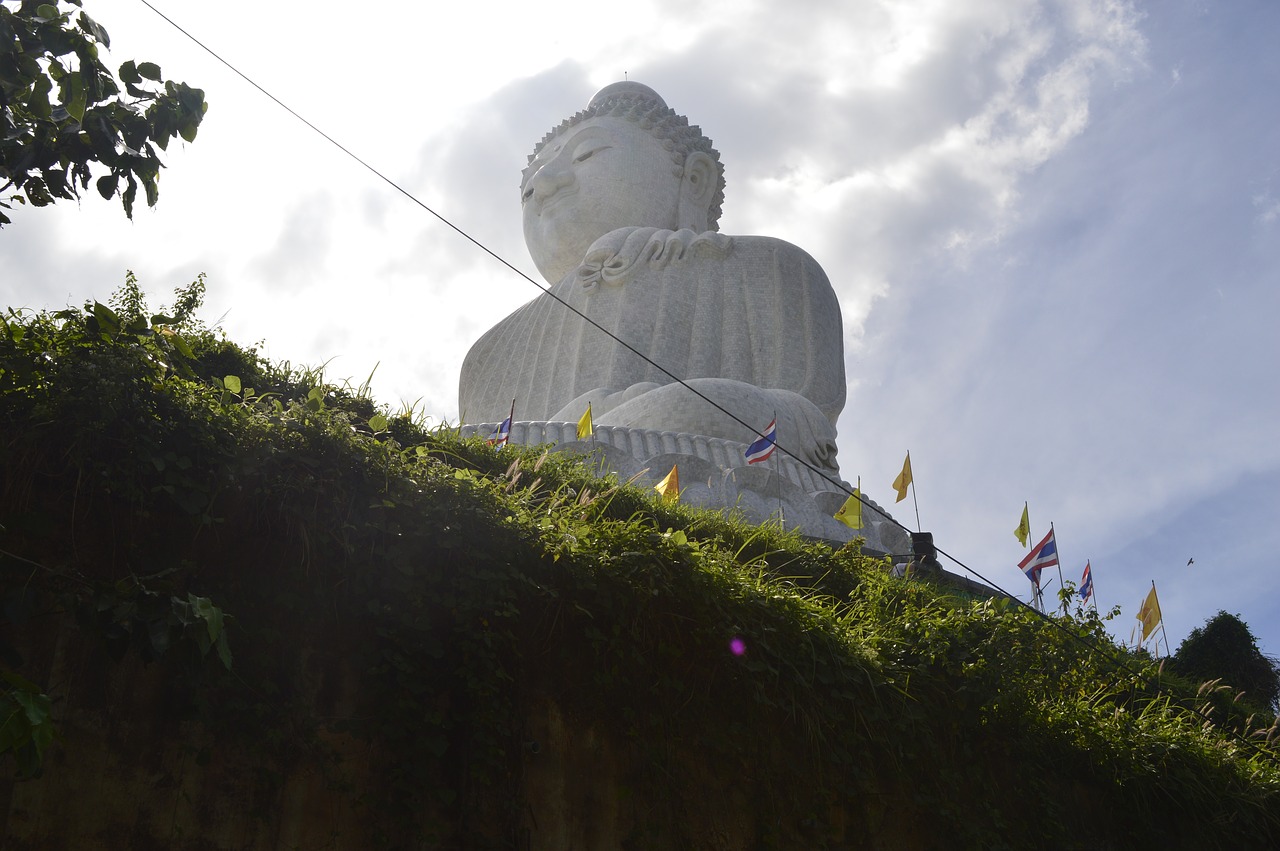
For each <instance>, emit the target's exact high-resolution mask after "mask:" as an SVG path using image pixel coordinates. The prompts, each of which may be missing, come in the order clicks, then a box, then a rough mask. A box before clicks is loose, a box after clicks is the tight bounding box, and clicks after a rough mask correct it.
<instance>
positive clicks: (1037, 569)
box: [488, 399, 1195, 646]
mask: <svg viewBox="0 0 1280 851" xmlns="http://www.w3.org/2000/svg"><path fill="white" fill-rule="evenodd" d="M515 415H516V400H515V399H512V400H511V412H510V414H508V415H507V418H506V419H504V420H503V421H502V422H501V423H499V424H498V426H497V427H496V428H495V429H494V430H493V432H492V434H490V435H489V438H488V442H489V444H490V445H492V446H497V447H502V446H505V445H506V444H507V442H508V441H509V440H510V438H511V425H512V423H513V422H514V421H515ZM594 434H595V426H594V423H593V420H592V414H591V403H590V402H588V403H587V409H586V411H585V412H583V414H582V417H581V418H580V419H579V420H578V425H577V438H578V439H579V440H585V439H586V438H588V437H592V436H593V435H594ZM777 447H778V420H777V417H776V416H775V417H774V419H773V420H771V421H770V422H769V424H768V425H767V426H765V428H764V430H763V431H761V432H760V434H759V435H758V436H757V437H756V439H755V440H754V441H752V443H751V444H750V445H749V446H748V447H747V448H746V451H745V452H744V453H743V454H744V456H745V458H746V461H747V463H748V464H759V463H761V462H764V461H767V460H769V459H770V458H772V457H773V454H774V452H775V451H776V450H777ZM913 487H914V475H913V474H912V470H911V453H910V451H908V452H907V454H906V457H905V458H904V459H903V462H902V470H901V472H899V473H898V475H897V477H896V478H894V480H893V489H894V491H895V492H896V493H897V499H896V500H895V501H896V502H902V500H904V499H906V498H907V491H908V490H910V489H913ZM653 489H654V490H655V491H656V492H657V493H658V496H659V497H660V498H661V499H663V500H669V501H672V502H678V501H679V500H680V470H679V467H678V465H672V467H671V471H670V472H668V473H667V475H666V476H664V477H663V479H662V481H660V482H658V483H657V484H656V485H654V486H653ZM862 504H863V494H862V480H861V478H859V479H858V484H857V486H856V487H854V489H853V492H852V493H851V494H850V495H849V497H848V498H847V499H845V501H844V503H843V504H841V506H840V508H839V509H838V510H837V511H836V513H835V514H834V515H833V516H834V519H835V520H836V521H837V522H839V523H842V524H844V525H845V526H847V527H849V528H850V529H854V530H858V529H862V528H863V526H864V521H863V516H862ZM1013 535H1014V537H1015V538H1016V539H1017V540H1018V543H1020V544H1021V545H1022V546H1024V547H1026V546H1028V544H1029V542H1030V540H1031V512H1030V506H1029V504H1028V503H1027V502H1025V501H1024V502H1023V503H1022V515H1021V516H1020V517H1019V519H1018V525H1017V526H1016V527H1015V528H1014V530H1013ZM1194 563H1195V560H1194V559H1190V560H1188V561H1187V564H1188V565H1191V564H1194ZM1047 567H1058V568H1059V569H1061V562H1060V561H1059V557H1058V541H1057V538H1056V536H1055V531H1054V528H1053V524H1049V532H1048V534H1046V535H1045V536H1044V537H1043V538H1042V539H1041V540H1040V542H1039V543H1038V544H1036V545H1035V546H1034V547H1032V548H1031V549H1030V552H1028V553H1027V554H1026V556H1024V557H1023V559H1022V560H1021V561H1020V562H1018V568H1019V569H1020V570H1021V571H1022V572H1023V573H1024V574H1025V575H1026V577H1027V579H1028V581H1030V582H1031V586H1032V593H1033V595H1034V597H1035V600H1036V603H1037V605H1038V606H1041V607H1042V606H1043V604H1042V602H1041V588H1042V584H1041V572H1042V571H1043V570H1044V569H1045V568H1047ZM1076 594H1077V595H1078V596H1079V598H1080V601H1081V604H1082V605H1088V604H1089V602H1090V601H1091V600H1093V599H1094V585H1093V563H1092V561H1091V560H1090V561H1086V562H1085V564H1084V572H1083V573H1082V574H1081V576H1080V584H1079V586H1078V587H1077V588H1076ZM1094 605H1095V606H1096V605H1097V603H1096V601H1095V603H1094ZM1063 606H1064V609H1065V607H1066V604H1065V602H1064V604H1063ZM1137 619H1138V622H1139V624H1140V625H1141V627H1142V635H1141V638H1140V639H1139V640H1138V643H1139V646H1141V643H1142V642H1145V641H1146V640H1147V639H1149V638H1150V637H1151V635H1152V633H1154V632H1155V631H1156V629H1157V628H1161V627H1162V626H1163V617H1162V614H1161V612H1160V600H1159V597H1158V596H1157V594H1156V586H1155V583H1154V582H1152V583H1151V590H1150V591H1149V592H1148V593H1147V596H1146V597H1145V598H1144V599H1143V602H1142V606H1141V607H1140V608H1139V610H1138V615H1137ZM1137 629H1138V627H1137V626H1135V627H1134V630H1135V632H1136V631H1137Z"/></svg>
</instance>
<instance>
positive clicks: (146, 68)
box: [138, 62, 164, 83]
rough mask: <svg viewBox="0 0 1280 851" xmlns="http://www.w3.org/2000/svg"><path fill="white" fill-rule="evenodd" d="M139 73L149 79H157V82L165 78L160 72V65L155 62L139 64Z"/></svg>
mask: <svg viewBox="0 0 1280 851" xmlns="http://www.w3.org/2000/svg"><path fill="white" fill-rule="evenodd" d="M138 73H139V74H141V75H142V76H144V77H146V78H147V79H148V80H155V81H156V82H157V83H158V82H160V81H161V80H163V79H164V78H163V77H162V76H161V74H160V66H159V65H157V64H156V63H154V62H142V63H140V64H139V65H138Z"/></svg>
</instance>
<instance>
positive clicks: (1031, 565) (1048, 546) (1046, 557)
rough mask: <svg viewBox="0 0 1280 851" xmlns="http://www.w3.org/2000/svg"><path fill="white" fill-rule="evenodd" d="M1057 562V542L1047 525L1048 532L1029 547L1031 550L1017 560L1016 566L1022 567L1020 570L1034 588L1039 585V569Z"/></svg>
mask: <svg viewBox="0 0 1280 851" xmlns="http://www.w3.org/2000/svg"><path fill="white" fill-rule="evenodd" d="M1057 563H1058V542H1057V541H1056V540H1054V537H1053V527H1052V526H1050V527H1049V534H1047V535H1045V536H1044V540H1043V541H1041V542H1040V543H1038V544H1036V545H1035V546H1034V547H1032V548H1031V552H1029V553H1027V557H1026V558H1024V559H1023V560H1022V561H1020V562H1018V567H1020V568H1022V572H1023V573H1025V574H1026V575H1027V578H1028V579H1030V580H1031V584H1032V585H1034V586H1035V587H1036V588H1039V587H1040V571H1042V570H1044V569H1045V568H1046V567H1053V566H1054V565H1055V564H1057Z"/></svg>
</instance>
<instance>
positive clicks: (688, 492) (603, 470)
mask: <svg viewBox="0 0 1280 851" xmlns="http://www.w3.org/2000/svg"><path fill="white" fill-rule="evenodd" d="M496 428H497V423H480V424H475V425H465V426H462V428H461V433H462V436H463V437H472V436H476V435H479V436H481V437H487V436H489V435H491V434H492V433H493V432H494V430H495V429H496ZM509 440H510V442H511V443H518V444H522V445H525V446H538V445H543V444H551V445H553V446H554V447H555V451H557V452H564V453H567V454H571V455H579V456H582V457H583V458H584V460H586V461H587V462H588V464H589V465H590V466H592V468H593V469H595V470H596V471H597V473H598V474H599V475H601V476H603V475H605V474H607V473H616V474H617V476H618V479H619V480H621V481H634V483H635V484H637V485H639V486H641V487H645V486H649V487H652V486H653V485H655V484H657V483H658V482H660V481H661V480H662V479H663V477H665V476H666V475H667V473H669V472H670V471H671V468H672V466H678V467H679V471H680V501H681V502H684V503H686V504H688V505H697V506H700V507H702V508H709V509H712V510H717V511H720V512H722V513H725V514H732V515H736V516H739V517H741V518H742V519H744V520H745V521H747V522H748V523H759V524H763V523H768V522H774V523H776V522H781V523H782V525H783V526H784V527H785V528H788V529H797V530H799V531H800V533H801V534H804V535H808V536H810V537H814V538H821V539H824V540H828V541H832V542H835V543H844V542H845V541H849V540H851V539H853V538H855V537H861V538H863V539H865V541H866V544H865V546H864V550H865V551H867V552H874V553H893V554H902V553H910V552H911V538H910V536H909V534H908V533H907V532H906V531H904V530H903V529H902V528H901V527H899V526H898V525H897V524H896V523H894V522H893V521H892V519H891V518H890V516H889V514H888V513H887V512H885V511H884V509H882V508H881V507H880V506H879V505H877V504H876V503H874V502H872V501H871V500H869V499H868V500H867V501H866V504H865V505H864V506H863V509H862V519H863V528H862V529H858V530H854V529H850V528H849V527H848V526H845V525H844V524H843V523H840V522H839V521H837V520H835V519H834V517H833V516H832V515H834V514H835V513H836V511H838V510H839V508H840V506H841V505H843V504H844V501H845V499H846V497H847V493H846V492H844V491H842V490H840V487H844V488H848V489H850V490H852V488H851V486H849V485H848V484H846V483H844V482H840V483H839V484H837V483H835V482H831V481H828V480H827V479H825V478H824V477H822V476H821V475H819V474H817V473H815V472H814V471H812V470H810V469H809V468H807V467H804V466H802V465H800V464H797V463H796V462H795V461H794V460H793V459H791V458H784V457H780V456H781V453H775V454H774V457H773V458H771V459H769V460H768V461H766V462H763V463H760V464H747V462H746V449H747V447H746V446H745V445H744V444H741V443H735V442H733V441H730V440H722V439H720V438H714V437H704V436H702V435H694V434H676V433H673V432H665V431H651V430H648V429H631V428H620V427H616V426H596V427H595V429H594V434H593V435H592V437H591V438H588V439H587V440H578V433H577V425H576V424H575V423H548V422H526V423H515V424H513V425H512V427H511V437H510V438H509Z"/></svg>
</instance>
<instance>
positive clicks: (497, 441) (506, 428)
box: [489, 417, 511, 446]
mask: <svg viewBox="0 0 1280 851" xmlns="http://www.w3.org/2000/svg"><path fill="white" fill-rule="evenodd" d="M509 437H511V417H507V418H506V419H505V420H503V421H502V422H500V423H498V427H497V428H495V429H494V430H493V434H491V435H489V445H490V446H505V445H506V443H507V439H508V438H509Z"/></svg>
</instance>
